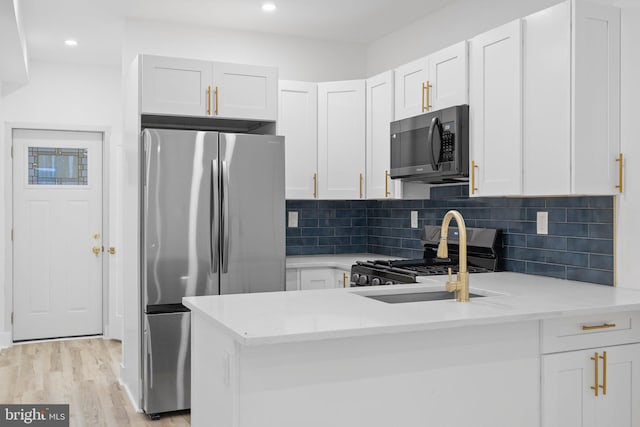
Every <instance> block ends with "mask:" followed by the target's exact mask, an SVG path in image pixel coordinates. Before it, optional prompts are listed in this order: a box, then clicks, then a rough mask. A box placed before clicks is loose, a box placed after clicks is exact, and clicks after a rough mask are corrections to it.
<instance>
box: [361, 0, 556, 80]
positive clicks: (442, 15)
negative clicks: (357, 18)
mask: <svg viewBox="0 0 640 427" xmlns="http://www.w3.org/2000/svg"><path fill="white" fill-rule="evenodd" d="M560 1H561V0H482V1H478V0H459V1H457V2H455V3H453V4H452V5H450V6H447V7H446V8H443V9H441V10H439V11H437V12H435V13H433V14H431V15H428V16H426V17H424V18H422V19H420V20H418V21H416V22H414V23H413V24H411V25H408V26H406V27H404V28H402V29H400V30H398V31H396V32H393V33H391V34H389V35H387V36H385V37H382V38H381V39H379V40H376V41H374V42H373V43H371V44H369V45H368V46H367V58H366V61H367V66H366V71H367V76H372V75H375V74H378V73H381V72H383V71H386V70H389V69H392V68H395V67H397V66H398V65H402V64H405V63H407V62H410V61H412V60H414V59H418V58H420V57H422V56H425V55H428V54H429V53H432V52H435V51H437V50H439V49H442V48H445V47H447V46H450V45H452V44H455V43H457V42H459V41H462V40H465V39H469V38H472V37H473V36H475V35H477V34H480V33H482V32H484V31H487V30H490V29H491V28H494V27H497V26H499V25H501V24H504V23H507V22H509V21H511V20H513V19H516V18H520V17H523V16H526V15H528V14H530V13H532V12H535V11H538V10H541V9H544V8H545V7H548V6H551V5H553V4H556V3H560Z"/></svg>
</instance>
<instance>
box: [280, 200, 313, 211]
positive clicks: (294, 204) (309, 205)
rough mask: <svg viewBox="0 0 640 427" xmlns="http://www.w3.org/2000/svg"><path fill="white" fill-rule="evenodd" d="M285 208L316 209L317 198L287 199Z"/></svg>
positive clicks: (289, 209)
mask: <svg viewBox="0 0 640 427" xmlns="http://www.w3.org/2000/svg"><path fill="white" fill-rule="evenodd" d="M286 206H287V210H288V211H294V210H299V209H317V208H318V201H317V200H287V202H286Z"/></svg>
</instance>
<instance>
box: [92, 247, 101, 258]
mask: <svg viewBox="0 0 640 427" xmlns="http://www.w3.org/2000/svg"><path fill="white" fill-rule="evenodd" d="M91 252H93V253H94V254H96V256H98V255H100V246H94V247H93V248H91Z"/></svg>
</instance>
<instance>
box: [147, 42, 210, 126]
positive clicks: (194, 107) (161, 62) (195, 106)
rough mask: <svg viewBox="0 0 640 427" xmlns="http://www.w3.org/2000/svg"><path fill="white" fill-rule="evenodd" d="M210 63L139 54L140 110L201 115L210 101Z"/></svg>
mask: <svg viewBox="0 0 640 427" xmlns="http://www.w3.org/2000/svg"><path fill="white" fill-rule="evenodd" d="M211 73H212V68H211V63H210V62H207V61H197V60H192V59H182V58H168V57H164V56H154V55H143V56H142V113H149V114H175V115H182V116H204V115H206V114H207V107H208V103H209V97H208V89H209V86H210V85H211Z"/></svg>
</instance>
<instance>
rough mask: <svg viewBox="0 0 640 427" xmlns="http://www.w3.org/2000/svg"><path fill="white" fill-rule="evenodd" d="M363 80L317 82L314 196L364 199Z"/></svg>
mask: <svg viewBox="0 0 640 427" xmlns="http://www.w3.org/2000/svg"><path fill="white" fill-rule="evenodd" d="M364 181H365V81H364V80H349V81H341V82H327V83H318V197H320V198H322V199H363V198H364V197H365V182H364Z"/></svg>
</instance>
